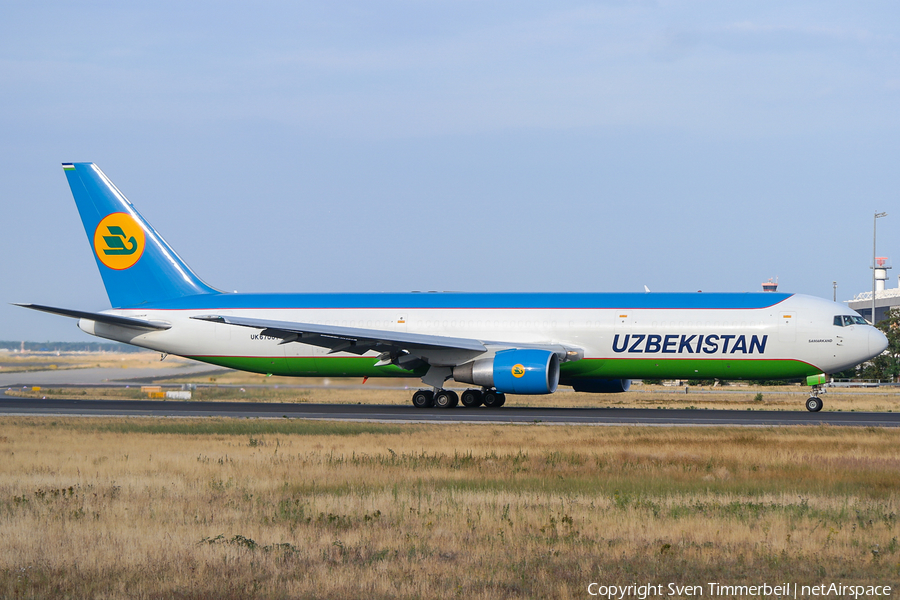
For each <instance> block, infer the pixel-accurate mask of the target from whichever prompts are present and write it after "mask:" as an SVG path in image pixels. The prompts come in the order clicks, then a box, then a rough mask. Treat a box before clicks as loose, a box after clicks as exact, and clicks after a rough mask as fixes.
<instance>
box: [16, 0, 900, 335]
mask: <svg viewBox="0 0 900 600" xmlns="http://www.w3.org/2000/svg"><path fill="white" fill-rule="evenodd" d="M898 134H900V5H898V4H897V3H896V2H887V1H885V2H877V1H872V2H860V3H846V2H834V1H828V0H824V1H823V0H816V1H808V2H802V1H800V2H784V1H778V2H769V1H754V2H712V1H697V2H674V1H660V2H651V1H646V2H645V1H641V0H634V1H624V0H623V1H609V2H568V1H559V2H553V3H546V2H523V1H515V2H512V1H509V2H503V1H500V2H484V1H466V0H458V1H453V2H444V1H439V0H435V1H409V2H382V1H373V0H367V1H365V2H353V1H349V2H340V3H333V2H326V3H322V2H256V3H252V4H251V3H246V2H192V3H183V2H168V1H158V2H153V3H118V2H86V3H71V2H57V3H53V2H44V3H25V2H14V3H7V4H5V5H4V16H3V19H2V20H0V159H2V160H0V227H2V235H0V292H2V293H0V301H2V302H0V340H31V341H48V340H54V341H55V340H59V341H77V340H88V339H94V338H91V337H90V336H88V335H87V334H84V333H82V332H81V331H79V330H78V329H77V328H76V327H75V323H74V320H71V319H66V318H63V317H57V316H53V315H47V314H43V313H33V312H32V311H27V310H25V309H22V308H18V307H14V306H10V304H9V303H11V302H34V303H39V304H48V305H52V306H61V307H69V308H76V309H82V310H102V309H106V308H109V301H108V299H107V297H106V294H105V291H104V289H103V285H102V282H101V280H100V276H99V273H98V272H97V266H96V263H95V261H94V259H93V257H92V255H91V251H90V246H89V243H88V241H87V237H86V235H85V233H84V230H83V228H82V226H81V222H80V220H79V218H78V213H77V210H76V209H75V205H74V202H73V201H72V197H71V194H70V192H69V189H68V185H67V184H66V179H65V176H64V174H63V171H62V168H61V167H60V164H61V163H63V162H73V161H91V162H95V163H96V164H97V165H98V166H99V167H100V168H101V169H102V170H103V171H104V172H105V173H106V174H107V175H108V176H109V178H110V179H111V180H112V181H114V182H115V183H116V185H117V186H118V187H119V189H120V190H122V192H123V193H124V194H125V195H126V196H128V198H129V200H131V201H132V202H133V203H134V205H135V206H136V207H137V208H138V210H139V211H140V212H141V213H142V214H143V215H144V216H145V218H147V220H148V221H149V222H150V223H152V224H153V226H154V227H155V228H156V229H157V230H158V231H159V232H160V234H161V235H162V236H163V237H165V238H166V240H167V241H168V242H169V243H170V245H172V246H173V247H174V248H175V250H176V251H177V252H178V253H179V254H180V255H181V256H182V258H183V259H184V260H185V261H186V262H187V263H188V264H189V265H190V266H191V267H192V269H193V270H194V271H195V272H196V273H197V274H198V275H199V276H200V277H201V278H203V279H204V280H205V281H206V282H208V283H209V284H210V285H212V286H214V287H217V288H220V289H224V290H228V291H232V290H237V291H246V292H250V291H254V292H318V291H325V292H344V291H347V292H349V291H355V292H379V291H411V290H454V291H472V292H491V291H513V292H518V291H521V292H529V291H535V292H550V291H561V292H628V291H635V292H639V291H643V289H644V286H645V285H646V286H647V287H648V288H649V289H650V290H651V293H652V292H695V291H697V290H703V291H722V292H745V291H758V290H760V289H761V283H762V282H763V281H765V280H767V279H769V278H770V277H778V280H779V284H780V285H779V290H780V291H788V292H798V293H804V294H811V295H814V296H820V297H825V298H831V297H832V293H833V286H832V282H834V281H837V284H838V288H837V298H838V301H842V300H848V299H850V298H852V297H853V296H854V295H855V294H856V293H858V292H861V291H865V290H867V289H871V270H870V268H869V266H870V264H871V261H872V233H873V232H872V229H873V215H874V213H875V212H876V211H886V212H888V213H889V214H888V216H887V217H885V218H883V219H879V221H878V254H879V256H882V255H884V256H888V257H894V256H896V257H897V268H896V269H895V270H894V271H891V272H890V273H891V281H890V282H889V284H888V285H889V287H897V276H898V274H900V235H898V232H900V210H898V207H897V204H898V202H897V195H898V189H900V185H898V184H900V168H898V160H897V159H898V157H900V135H898Z"/></svg>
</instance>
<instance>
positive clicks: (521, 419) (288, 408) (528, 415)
mask: <svg viewBox="0 0 900 600" xmlns="http://www.w3.org/2000/svg"><path fill="white" fill-rule="evenodd" d="M0 415H63V416H64V415H70V416H94V417H100V416H122V417H136V416H146V417H238V418H295V419H328V420H354V421H396V422H404V421H405V422H435V423H441V422H445V423H446V422H462V423H555V424H563V423H571V424H581V425H747V426H775V425H826V424H827V425H839V426H856V427H898V426H900V413H862V412H827V411H826V412H820V413H815V414H814V413H809V412H807V411H795V412H793V411H792V412H783V411H732V410H683V409H673V410H658V409H635V408H526V407H516V406H515V405H512V406H504V407H503V408H495V409H488V408H484V407H481V408H476V409H467V408H462V407H457V408H454V409H450V410H446V409H444V410H441V409H426V410H422V409H417V408H414V407H413V406H412V405H410V406H396V405H361V404H270V403H253V402H180V401H165V402H164V401H154V400H59V399H57V400H37V399H30V398H14V397H9V396H6V395H3V394H0Z"/></svg>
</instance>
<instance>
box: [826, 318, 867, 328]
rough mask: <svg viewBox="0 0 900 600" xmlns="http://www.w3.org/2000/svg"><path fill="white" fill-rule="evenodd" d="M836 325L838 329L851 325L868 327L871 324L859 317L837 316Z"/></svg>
mask: <svg viewBox="0 0 900 600" xmlns="http://www.w3.org/2000/svg"><path fill="white" fill-rule="evenodd" d="M834 324H835V325H837V326H838V327H849V326H850V325H868V324H869V323H868V322H867V321H866V320H865V319H863V318H862V317H860V316H859V315H837V316H835V317H834Z"/></svg>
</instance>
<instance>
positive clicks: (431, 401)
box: [412, 389, 506, 408]
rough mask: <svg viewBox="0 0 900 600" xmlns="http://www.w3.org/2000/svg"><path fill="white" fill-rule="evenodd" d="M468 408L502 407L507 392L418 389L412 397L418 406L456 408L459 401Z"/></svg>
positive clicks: (414, 404)
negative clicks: (460, 391)
mask: <svg viewBox="0 0 900 600" xmlns="http://www.w3.org/2000/svg"><path fill="white" fill-rule="evenodd" d="M460 402H462V405H463V406H464V407H466V408H477V407H479V406H482V405H484V406H487V407H489V408H500V407H501V406H503V405H504V404H505V403H506V394H503V393H501V392H498V391H497V390H466V391H464V392H463V393H462V394H461V395H459V394H457V393H456V392H454V391H451V390H443V389H436V390H434V391H432V390H417V391H416V393H415V394H413V397H412V403H413V406H415V407H416V408H432V407H433V408H456V406H457V405H459V403H460Z"/></svg>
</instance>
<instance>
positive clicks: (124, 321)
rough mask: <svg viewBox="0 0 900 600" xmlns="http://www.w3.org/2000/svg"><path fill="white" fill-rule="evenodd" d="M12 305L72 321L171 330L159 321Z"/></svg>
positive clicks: (31, 305)
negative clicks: (85, 320) (69, 318)
mask: <svg viewBox="0 0 900 600" xmlns="http://www.w3.org/2000/svg"><path fill="white" fill-rule="evenodd" d="M13 304H15V305H16V306H21V307H23V308H31V309H33V310H40V311H43V312H48V313H52V314H54V315H62V316H64V317H72V318H73V319H89V320H91V321H96V322H98V323H106V324H107V325H118V326H119V327H135V328H137V329H155V330H157V331H163V330H166V329H171V328H172V326H171V325H169V324H168V323H161V322H159V321H144V320H142V319H132V318H130V317H119V316H116V315H108V314H105V313H93V312H85V311H83V310H72V309H70V308H55V307H53V306H43V305H40V304H17V303H13Z"/></svg>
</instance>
